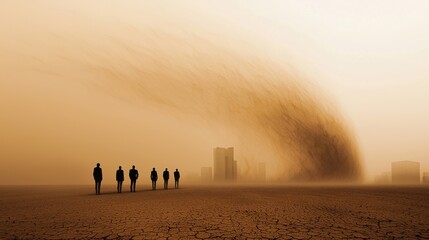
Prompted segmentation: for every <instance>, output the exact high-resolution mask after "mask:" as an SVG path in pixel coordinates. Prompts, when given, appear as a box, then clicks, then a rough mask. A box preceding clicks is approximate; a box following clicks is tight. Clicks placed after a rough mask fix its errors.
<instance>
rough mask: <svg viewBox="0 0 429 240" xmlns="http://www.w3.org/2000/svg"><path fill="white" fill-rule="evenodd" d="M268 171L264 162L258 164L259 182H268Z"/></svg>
mask: <svg viewBox="0 0 429 240" xmlns="http://www.w3.org/2000/svg"><path fill="white" fill-rule="evenodd" d="M266 171H267V169H266V165H265V163H264V162H260V163H259V164H258V182H260V183H265V182H267V172H266Z"/></svg>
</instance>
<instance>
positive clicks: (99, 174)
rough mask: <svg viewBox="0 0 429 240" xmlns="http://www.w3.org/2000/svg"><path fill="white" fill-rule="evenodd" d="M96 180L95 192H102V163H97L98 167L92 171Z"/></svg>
mask: <svg viewBox="0 0 429 240" xmlns="http://www.w3.org/2000/svg"><path fill="white" fill-rule="evenodd" d="M92 175H93V176H94V180H95V194H100V188H101V180H103V172H102V171H101V167H100V164H99V163H97V167H95V168H94V172H93V173H92Z"/></svg>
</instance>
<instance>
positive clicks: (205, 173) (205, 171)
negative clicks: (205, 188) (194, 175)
mask: <svg viewBox="0 0 429 240" xmlns="http://www.w3.org/2000/svg"><path fill="white" fill-rule="evenodd" d="M201 182H203V183H211V182H213V170H212V167H202V168H201Z"/></svg>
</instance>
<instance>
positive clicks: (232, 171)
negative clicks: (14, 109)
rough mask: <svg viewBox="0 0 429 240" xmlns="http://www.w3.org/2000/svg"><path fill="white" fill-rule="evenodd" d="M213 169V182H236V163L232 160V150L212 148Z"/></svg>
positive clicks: (230, 148) (231, 148)
mask: <svg viewBox="0 0 429 240" xmlns="http://www.w3.org/2000/svg"><path fill="white" fill-rule="evenodd" d="M213 167H214V171H213V178H214V181H215V182H225V181H229V182H232V181H236V180H237V161H235V160H234V148H233V147H229V148H220V147H217V148H214V149H213Z"/></svg>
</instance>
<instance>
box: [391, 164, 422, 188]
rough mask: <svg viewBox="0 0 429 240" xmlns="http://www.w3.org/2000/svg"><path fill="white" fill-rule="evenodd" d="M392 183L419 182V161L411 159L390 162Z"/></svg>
mask: <svg viewBox="0 0 429 240" xmlns="http://www.w3.org/2000/svg"><path fill="white" fill-rule="evenodd" d="M392 183H393V184H420V163H419V162H412V161H399V162H392Z"/></svg>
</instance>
